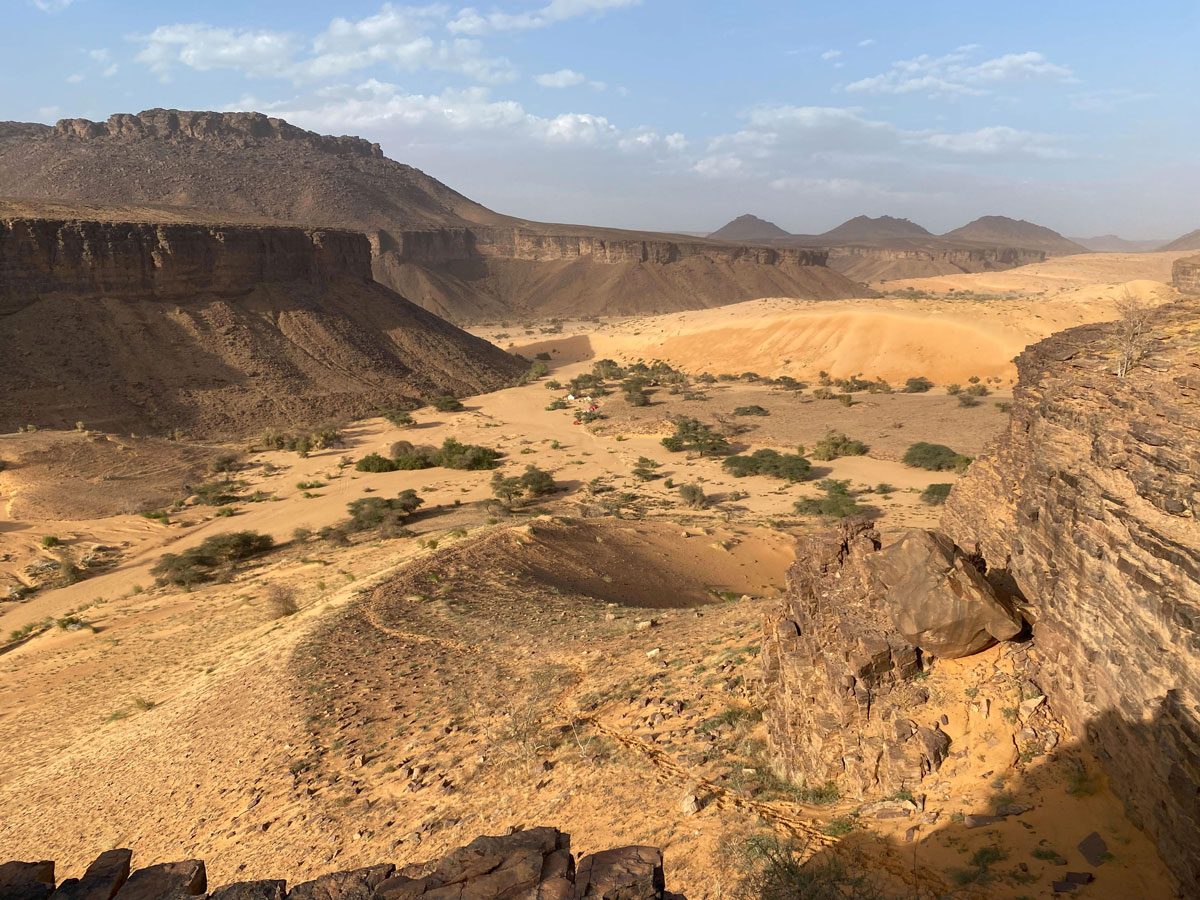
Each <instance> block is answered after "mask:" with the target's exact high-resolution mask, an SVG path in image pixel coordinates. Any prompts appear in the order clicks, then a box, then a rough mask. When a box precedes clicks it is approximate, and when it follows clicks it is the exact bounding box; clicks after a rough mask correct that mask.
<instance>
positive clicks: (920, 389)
mask: <svg viewBox="0 0 1200 900" xmlns="http://www.w3.org/2000/svg"><path fill="white" fill-rule="evenodd" d="M932 388H933V382H932V381H930V380H929V379H928V378H925V377H924V376H918V377H916V378H910V379H908V381H906V382H904V393H906V394H924V393H925V392H926V391H928V390H930V389H932Z"/></svg>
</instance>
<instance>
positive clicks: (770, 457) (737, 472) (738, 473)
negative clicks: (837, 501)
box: [721, 449, 812, 482]
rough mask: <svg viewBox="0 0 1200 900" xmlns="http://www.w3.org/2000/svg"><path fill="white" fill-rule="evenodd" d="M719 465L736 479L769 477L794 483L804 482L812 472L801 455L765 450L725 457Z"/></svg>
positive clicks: (808, 463)
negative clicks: (752, 476)
mask: <svg viewBox="0 0 1200 900" xmlns="http://www.w3.org/2000/svg"><path fill="white" fill-rule="evenodd" d="M721 465H722V466H723V467H724V468H725V470H726V471H727V472H729V473H730V474H731V475H733V476H734V477H736V478H744V477H746V476H747V475H769V476H772V477H774V478H786V479H787V480H788V481H791V482H795V481H804V480H806V479H807V478H808V477H809V475H810V473H811V472H812V463H810V462H809V461H808V460H807V459H805V458H804V455H803V454H801V453H780V452H779V451H777V450H765V449H764V450H755V451H754V452H753V453H751V454H750V455H749V456H727V457H725V461H724V462H723V463H722V464H721Z"/></svg>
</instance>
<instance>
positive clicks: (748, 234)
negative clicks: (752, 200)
mask: <svg viewBox="0 0 1200 900" xmlns="http://www.w3.org/2000/svg"><path fill="white" fill-rule="evenodd" d="M709 237H710V238H715V239H716V240H719V241H770V240H775V239H777V238H786V237H791V235H790V234H788V233H787V232H786V231H784V230H783V229H782V228H780V227H779V226H778V225H776V224H775V223H774V222H768V221H767V220H766V219H760V218H759V217H758V216H752V215H750V213H746V214H745V215H741V216H738V217H737V218H736V219H734V220H733V221H732V222H729V223H728V224H726V225H723V226H722V227H720V228H718V229H717V230H716V231H714V232H713V233H712V234H710V235H709Z"/></svg>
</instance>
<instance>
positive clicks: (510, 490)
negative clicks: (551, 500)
mask: <svg viewBox="0 0 1200 900" xmlns="http://www.w3.org/2000/svg"><path fill="white" fill-rule="evenodd" d="M557 489H558V485H557V484H555V482H554V477H553V476H552V475H551V474H550V473H549V472H546V471H543V470H542V469H539V468H538V467H537V466H526V467H525V471H524V472H523V473H522V474H521V475H511V476H509V477H507V478H506V477H504V476H503V475H501V474H500V473H499V472H496V473H495V474H493V475H492V494H493V495H494V496H495V497H496V499H497V500H499V501H500V502H501V503H503V504H504V505H505V506H506V507H508V508H510V509H511V508H512V507H514V506H519V505H522V504H524V503H528V502H529V501H531V500H534V499H535V498H537V497H544V496H546V495H547V494H552V493H554V491H556V490H557Z"/></svg>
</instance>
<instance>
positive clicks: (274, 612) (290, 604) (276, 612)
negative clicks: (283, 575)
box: [264, 584, 300, 619]
mask: <svg viewBox="0 0 1200 900" xmlns="http://www.w3.org/2000/svg"><path fill="white" fill-rule="evenodd" d="M264 599H265V600H266V604H267V609H268V611H269V612H270V614H271V618H272V619H282V618H285V617H286V616H294V615H295V614H296V613H298V612H299V611H300V607H299V606H298V605H297V603H296V592H295V590H293V589H292V588H290V587H288V586H286V585H282V584H271V585H268V586H267V591H266V595H265V597H264Z"/></svg>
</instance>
